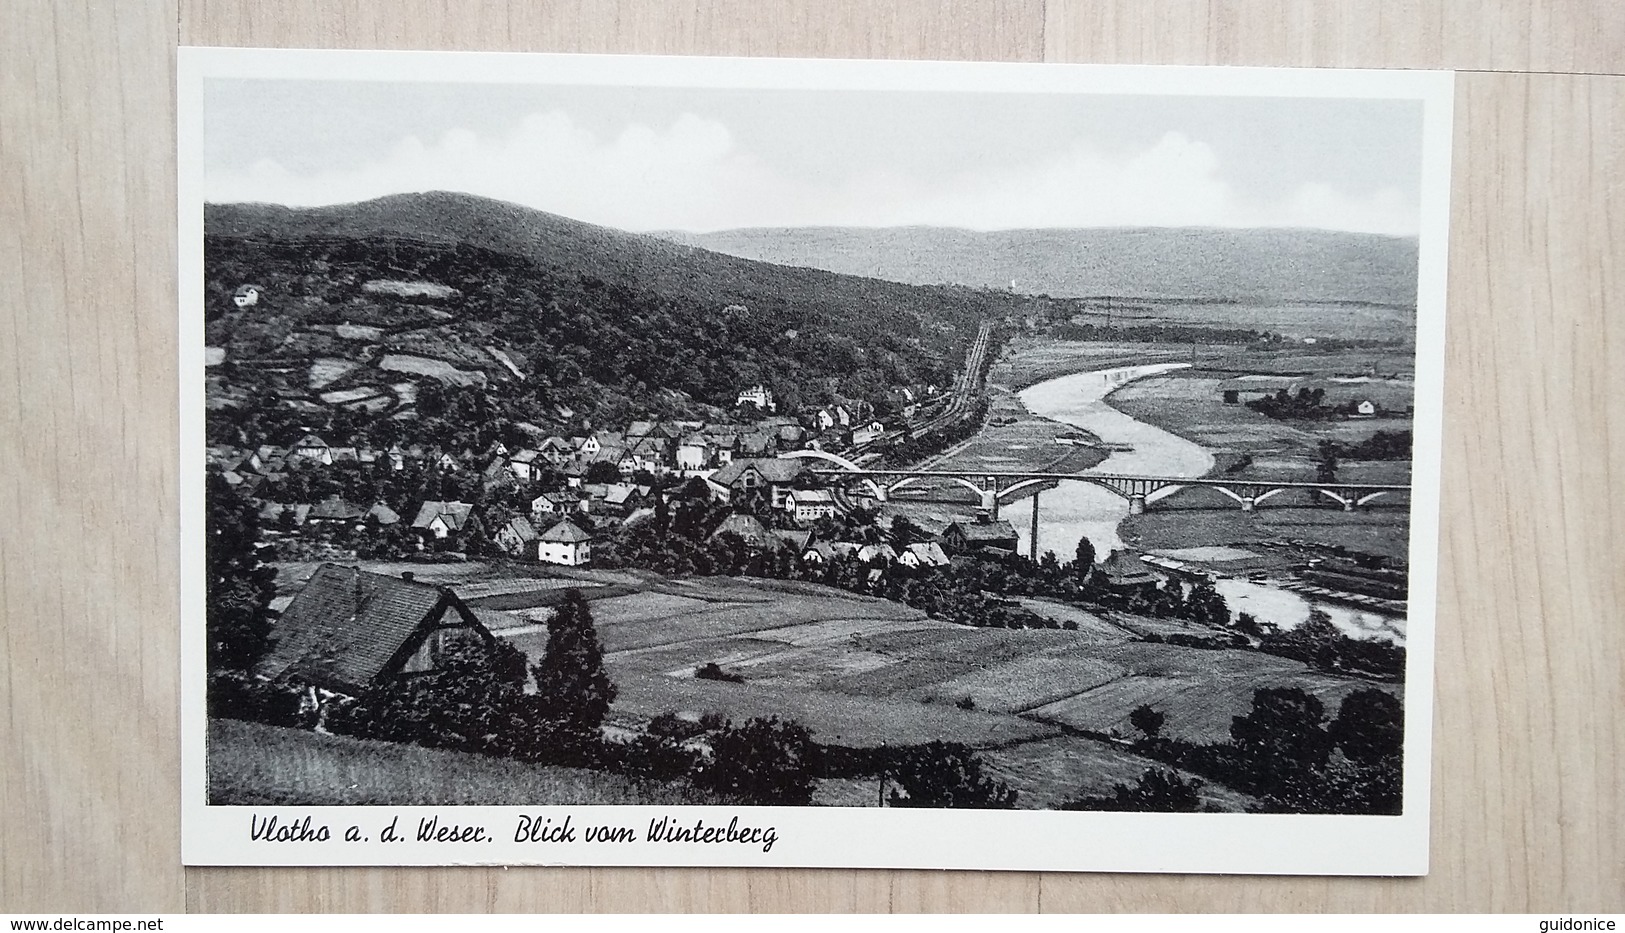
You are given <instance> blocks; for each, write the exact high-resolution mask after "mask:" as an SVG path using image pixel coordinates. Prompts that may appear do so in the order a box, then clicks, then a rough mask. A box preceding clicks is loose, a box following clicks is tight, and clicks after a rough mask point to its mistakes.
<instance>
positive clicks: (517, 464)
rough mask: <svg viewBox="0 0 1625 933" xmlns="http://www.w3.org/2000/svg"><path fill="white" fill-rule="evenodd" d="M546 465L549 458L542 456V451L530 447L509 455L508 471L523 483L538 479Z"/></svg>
mask: <svg viewBox="0 0 1625 933" xmlns="http://www.w3.org/2000/svg"><path fill="white" fill-rule="evenodd" d="M546 465H547V459H546V458H544V457H543V456H542V452H541V451H539V450H533V449H531V448H529V447H527V448H524V449H523V450H516V451H514V452H513V453H512V454H511V455H510V456H509V457H508V472H510V473H512V474H513V477H514V479H517V480H519V481H520V482H522V483H528V482H530V481H531V480H533V479H536V478H537V477H538V476H539V475H540V474H541V471H542V470H543V469H544V468H545V467H546Z"/></svg>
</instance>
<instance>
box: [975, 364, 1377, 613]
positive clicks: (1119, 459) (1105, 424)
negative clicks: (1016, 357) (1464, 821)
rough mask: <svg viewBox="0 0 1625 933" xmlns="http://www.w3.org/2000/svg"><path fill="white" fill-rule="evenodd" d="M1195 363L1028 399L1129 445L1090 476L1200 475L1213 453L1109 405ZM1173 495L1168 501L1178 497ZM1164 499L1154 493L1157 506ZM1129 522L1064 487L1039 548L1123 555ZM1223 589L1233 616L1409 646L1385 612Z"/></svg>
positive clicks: (1029, 394) (1122, 513) (1045, 499)
mask: <svg viewBox="0 0 1625 933" xmlns="http://www.w3.org/2000/svg"><path fill="white" fill-rule="evenodd" d="M1189 365H1190V364H1188V363H1157V364H1151V365H1146V366H1124V367H1118V368H1115V369H1102V370H1096V371H1094V372H1086V373H1076V374H1073V375H1070V376H1061V377H1059V378H1056V379H1050V380H1048V381H1046V382H1040V383H1038V384H1037V385H1035V386H1032V387H1031V388H1029V389H1026V390H1025V391H1023V392H1022V393H1021V401H1022V403H1023V404H1024V405H1026V406H1027V409H1028V410H1029V411H1031V412H1032V413H1033V414H1035V415H1039V416H1041V417H1044V418H1050V419H1053V420H1055V421H1059V422H1061V423H1063V424H1070V425H1073V426H1075V427H1079V428H1083V429H1084V430H1086V431H1089V432H1091V433H1093V434H1094V435H1095V436H1096V437H1099V438H1100V439H1101V441H1103V442H1105V443H1107V444H1123V445H1129V446H1131V447H1132V448H1133V449H1132V450H1122V451H1112V452H1111V454H1110V455H1109V456H1108V457H1107V458H1106V459H1105V460H1103V461H1101V462H1100V463H1099V464H1098V465H1096V466H1094V467H1092V468H1090V469H1088V470H1085V471H1084V472H1085V473H1128V474H1140V475H1148V476H1180V477H1192V478H1194V477H1198V476H1203V475H1205V474H1207V473H1208V472H1209V471H1211V470H1212V469H1213V455H1212V454H1211V453H1209V452H1208V451H1207V449H1206V448H1204V447H1202V446H1201V445H1199V444H1196V443H1193V442H1191V441H1188V440H1186V439H1185V438H1183V437H1180V436H1178V435H1177V434H1172V433H1169V432H1168V431H1164V430H1162V429H1161V428H1158V427H1155V426H1153V425H1149V424H1146V423H1145V422H1143V421H1138V420H1136V419H1134V418H1130V417H1129V416H1128V415H1125V414H1123V413H1122V412H1120V411H1118V410H1117V409H1115V408H1113V407H1112V406H1111V405H1109V404H1108V403H1107V402H1106V396H1108V395H1110V394H1111V393H1112V392H1113V391H1114V390H1116V389H1117V388H1118V387H1120V386H1122V385H1124V384H1125V383H1128V382H1132V381H1133V380H1135V379H1143V378H1145V377H1146V376H1153V375H1157V374H1160V373H1165V372H1169V371H1172V370H1176V369H1182V368H1185V367H1187V366H1189ZM1172 492H1173V491H1172V490H1167V491H1164V493H1163V495H1171V494H1172ZM1158 498H1160V496H1158V495H1156V494H1153V495H1152V496H1151V497H1150V499H1149V501H1150V502H1152V503H1154V502H1156V501H1157V499H1158ZM1025 504H1026V503H1020V504H1017V505H1014V506H1012V507H1011V508H1010V510H1009V511H1008V512H1007V513H1006V516H1005V517H1007V518H1009V519H1011V523H1012V524H1014V525H1015V526H1016V531H1017V534H1018V535H1019V536H1020V537H1021V539H1022V541H1021V546H1022V550H1023V551H1025V550H1027V524H1028V523H1027V522H1026V521H1023V518H1024V517H1025V515H1024V509H1023V508H1022V506H1023V505H1025ZM1127 516H1128V502H1127V500H1125V499H1123V498H1121V497H1120V496H1118V495H1116V494H1115V493H1112V492H1109V491H1107V490H1105V489H1102V488H1101V487H1099V486H1095V485H1093V484H1091V483H1061V484H1060V485H1059V486H1058V487H1057V488H1055V489H1050V490H1045V491H1044V493H1043V495H1042V496H1041V497H1040V500H1039V511H1038V519H1039V520H1038V536H1039V542H1040V544H1041V545H1042V546H1043V547H1045V548H1046V549H1048V550H1053V551H1055V552H1056V554H1057V555H1059V556H1061V557H1062V559H1068V558H1070V557H1071V555H1072V550H1073V548H1075V547H1076V546H1077V542H1078V539H1079V538H1080V537H1082V536H1085V535H1087V536H1088V538H1089V541H1090V543H1091V544H1093V545H1094V546H1095V553H1096V554H1099V555H1101V556H1102V558H1103V557H1104V556H1105V555H1107V554H1110V553H1111V552H1113V551H1118V550H1122V549H1123V546H1124V545H1123V539H1122V538H1121V537H1120V536H1119V534H1118V530H1117V529H1118V525H1119V524H1120V523H1121V522H1122V521H1123V519H1124V518H1126V517H1127ZM1215 585H1216V588H1217V589H1218V590H1219V592H1220V593H1221V594H1222V595H1223V596H1224V598H1225V601H1226V602H1228V603H1229V604H1230V609H1231V611H1233V612H1250V613H1252V614H1253V615H1254V616H1256V617H1257V618H1258V619H1260V620H1262V621H1267V622H1272V623H1274V624H1276V625H1278V626H1280V627H1282V628H1293V627H1295V626H1297V625H1300V624H1302V623H1303V622H1304V621H1306V620H1307V619H1308V618H1309V611H1310V609H1320V610H1321V611H1323V612H1325V613H1326V614H1327V615H1328V616H1329V617H1330V618H1331V620H1332V622H1333V623H1334V624H1335V625H1337V627H1338V628H1340V629H1342V630H1343V631H1345V632H1347V633H1348V634H1350V635H1352V636H1355V637H1357V638H1381V639H1384V640H1389V641H1396V642H1403V641H1404V637H1405V620H1404V619H1402V618H1395V617H1393V616H1389V615H1386V614H1383V613H1376V612H1371V611H1369V610H1364V609H1354V608H1351V607H1348V606H1344V605H1341V604H1338V603H1330V602H1324V601H1321V600H1315V599H1311V598H1308V597H1305V596H1304V595H1302V594H1300V593H1295V592H1293V591H1291V590H1286V589H1282V588H1280V587H1276V586H1271V585H1269V584H1267V583H1257V582H1253V581H1249V580H1244V579H1239V578H1220V579H1219V580H1218V581H1217V582H1216V584H1215Z"/></svg>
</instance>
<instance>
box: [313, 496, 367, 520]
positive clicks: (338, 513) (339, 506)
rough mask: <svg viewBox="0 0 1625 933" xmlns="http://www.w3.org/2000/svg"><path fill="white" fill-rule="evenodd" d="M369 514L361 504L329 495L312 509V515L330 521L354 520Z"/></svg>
mask: <svg viewBox="0 0 1625 933" xmlns="http://www.w3.org/2000/svg"><path fill="white" fill-rule="evenodd" d="M366 514H367V510H366V509H363V508H362V507H361V506H359V505H352V504H350V503H348V502H346V501H344V499H343V498H342V497H340V496H328V497H327V498H326V499H323V500H322V501H320V502H318V503H316V505H315V506H314V507H313V508H312V509H311V510H310V517H311V518H315V519H327V520H329V521H344V522H347V521H353V520H355V519H358V518H360V517H362V516H363V515H366Z"/></svg>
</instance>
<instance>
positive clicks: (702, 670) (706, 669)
mask: <svg viewBox="0 0 1625 933" xmlns="http://www.w3.org/2000/svg"><path fill="white" fill-rule="evenodd" d="M694 676H695V677H698V678H699V679H700V680H720V681H722V682H723V683H728V684H742V683H744V682H745V675H743V674H735V673H731V672H729V671H725V670H723V669H722V668H721V667H719V666H718V665H717V662H715V661H707V662H705V663H704V664H701V665H700V666H699V667H698V668H697V669H695V671H694Z"/></svg>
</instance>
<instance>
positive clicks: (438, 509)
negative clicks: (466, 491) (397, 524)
mask: <svg viewBox="0 0 1625 933" xmlns="http://www.w3.org/2000/svg"><path fill="white" fill-rule="evenodd" d="M473 511H474V506H472V505H470V504H468V503H467V502H437V501H434V500H432V499H431V500H430V501H428V502H425V503H423V505H422V507H421V508H419V509H418V517H417V518H415V519H413V520H412V527H413V528H427V527H429V524H430V523H431V522H433V521H434V520H435V518H436V517H437V516H441V515H444V516H445V518H446V525H447V526H448V527H449V528H451V530H453V531H460V530H462V527H463V526H464V525H466V524H468V516H469V515H470V514H471V513H472V512H473Z"/></svg>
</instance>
